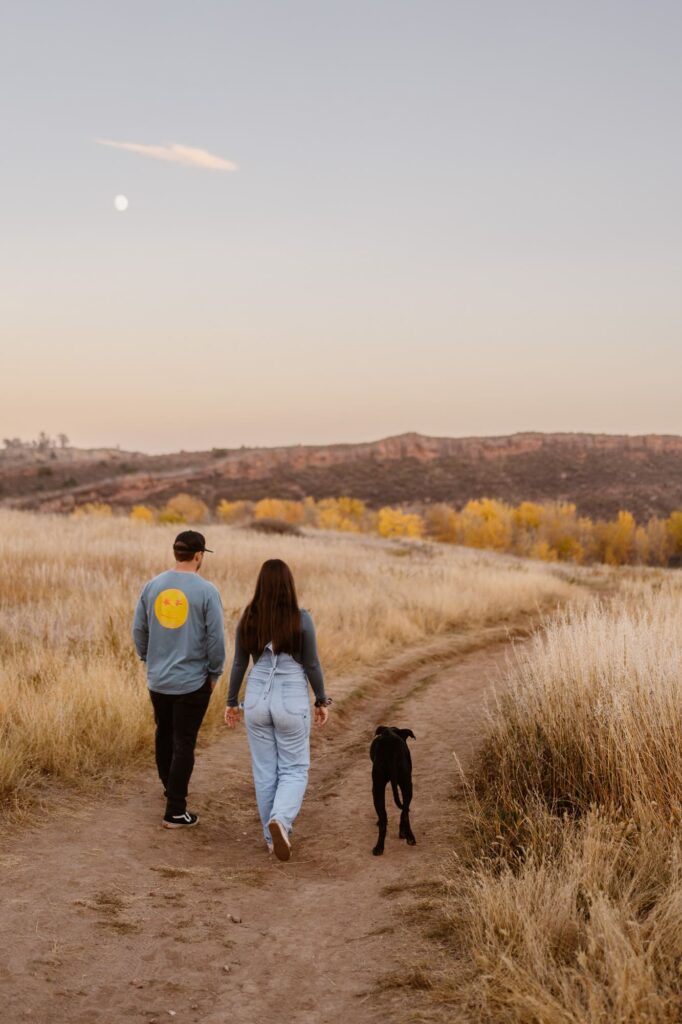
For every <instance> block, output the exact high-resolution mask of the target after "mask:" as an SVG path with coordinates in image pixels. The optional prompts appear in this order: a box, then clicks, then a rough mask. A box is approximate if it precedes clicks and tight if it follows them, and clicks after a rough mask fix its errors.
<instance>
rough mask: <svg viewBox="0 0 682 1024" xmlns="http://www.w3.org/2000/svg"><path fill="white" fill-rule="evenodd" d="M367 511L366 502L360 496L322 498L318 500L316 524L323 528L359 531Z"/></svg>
mask: <svg viewBox="0 0 682 1024" xmlns="http://www.w3.org/2000/svg"><path fill="white" fill-rule="evenodd" d="M365 512H366V508H365V503H364V501H361V500H360V499H359V498H348V497H341V498H321V499H320V501H318V502H317V521H316V525H317V526H318V527H319V528H320V529H321V530H346V531H348V532H352V533H357V532H358V531H359V530H360V528H361V525H362V522H363V520H364V517H365Z"/></svg>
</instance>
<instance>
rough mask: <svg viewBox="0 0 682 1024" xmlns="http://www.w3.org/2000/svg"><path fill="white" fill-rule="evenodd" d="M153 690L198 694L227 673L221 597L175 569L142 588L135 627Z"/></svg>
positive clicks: (203, 582) (198, 579)
mask: <svg viewBox="0 0 682 1024" xmlns="http://www.w3.org/2000/svg"><path fill="white" fill-rule="evenodd" d="M133 639H134V641H135V648H136V650H137V653H138V655H139V656H140V658H141V659H142V661H145V662H146V663H147V684H148V686H149V689H150V690H156V691H157V692H159V693H171V694H176V693H192V691H193V690H198V689H199V688H200V687H201V686H203V685H204V683H205V682H206V679H207V678H210V679H211V681H212V682H213V681H216V680H217V679H219V678H220V676H221V675H222V673H223V669H224V668H225V622H224V616H223V606H222V603H221V600H220V594H219V593H218V591H217V589H216V588H215V587H214V586H213V584H212V583H209V582H208V581H207V580H204V579H202V578H201V576H197V574H196V573H190V572H182V571H178V570H177V569H169V570H168V571H167V572H162V573H161V574H160V575H159V576H155V577H154V579H153V580H149V582H148V583H146V584H145V585H144V587H143V588H142V593H141V594H140V598H139V601H138V602H137V607H136V609H135V618H134V621H133Z"/></svg>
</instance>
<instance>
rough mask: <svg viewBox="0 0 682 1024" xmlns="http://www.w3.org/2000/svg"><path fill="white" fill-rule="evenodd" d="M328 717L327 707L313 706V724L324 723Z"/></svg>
mask: <svg viewBox="0 0 682 1024" xmlns="http://www.w3.org/2000/svg"><path fill="white" fill-rule="evenodd" d="M328 718H329V708H324V707H322V708H315V725H326V724H327V719H328Z"/></svg>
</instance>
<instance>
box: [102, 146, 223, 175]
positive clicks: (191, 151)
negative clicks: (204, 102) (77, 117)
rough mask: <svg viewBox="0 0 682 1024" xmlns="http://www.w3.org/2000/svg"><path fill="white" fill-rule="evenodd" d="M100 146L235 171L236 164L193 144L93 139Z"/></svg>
mask: <svg viewBox="0 0 682 1024" xmlns="http://www.w3.org/2000/svg"><path fill="white" fill-rule="evenodd" d="M95 142H98V143H99V144H100V145H101V146H114V147H115V148H116V149H128V150H130V152H131V153H141V154H142V156H151V157H152V158H153V159H154V160H170V161H171V163H174V164H187V165H188V166H190V167H202V168H204V170H209V171H236V170H237V169H238V164H236V163H234V162H233V161H232V160H225V159H224V158H223V157H222V156H215V154H213V153H209V152H208V150H206V149H196V148H195V147H194V146H181V145H180V144H179V143H177V142H173V143H171V144H170V145H167V146H148V145H146V144H145V143H143V142H113V141H112V140H111V139H95Z"/></svg>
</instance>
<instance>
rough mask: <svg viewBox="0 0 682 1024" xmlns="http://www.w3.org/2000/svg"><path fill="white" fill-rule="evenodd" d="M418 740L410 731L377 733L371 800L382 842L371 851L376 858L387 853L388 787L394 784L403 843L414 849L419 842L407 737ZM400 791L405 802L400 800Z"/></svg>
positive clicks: (383, 729)
mask: <svg viewBox="0 0 682 1024" xmlns="http://www.w3.org/2000/svg"><path fill="white" fill-rule="evenodd" d="M408 736H411V737H412V739H415V735H414V733H413V732H412V730H411V729H393V728H389V727H388V726H385V725H380V726H379V728H378V729H377V731H376V733H375V735H374V739H373V740H372V745H371V747H370V748H369V756H370V758H371V760H372V796H373V798H374V807H375V809H376V812H377V815H378V816H379V820H378V821H377V825H378V826H379V839H378V840H377V845H376V846H375V847H374V849H373V850H372V853H373V854H374V856H375V857H379V856H381V854H382V853H383V852H384V840H385V839H386V828H387V825H388V815H387V814H386V785H387V783H389V782H390V783H391V789H392V790H393V799H394V800H395V802H396V804H397V806H398V807H399V808H400V832H399V833H398V836H399V838H400V839H406V840H407V843H408V846H414V845H415V844H416V842H417V840H416V839H415V838H414V835H413V834H412V829H411V828H410V803H411V801H412V758H411V757H410V751H409V749H408V746H407V737H408ZM398 788H400V793H401V795H402V802H401V800H400V799H399V797H398Z"/></svg>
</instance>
